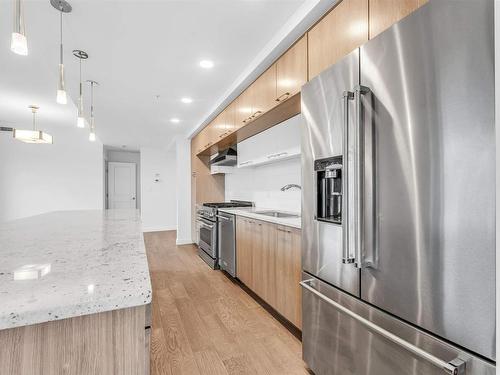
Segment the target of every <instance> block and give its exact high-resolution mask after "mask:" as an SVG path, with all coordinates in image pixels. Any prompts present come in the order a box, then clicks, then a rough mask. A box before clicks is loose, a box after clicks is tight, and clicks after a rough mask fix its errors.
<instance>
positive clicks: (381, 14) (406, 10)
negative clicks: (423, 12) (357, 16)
mask: <svg viewBox="0 0 500 375" xmlns="http://www.w3.org/2000/svg"><path fill="white" fill-rule="evenodd" d="M427 2H428V0H370V39H371V38H374V37H375V36H377V35H378V34H380V33H381V32H382V31H384V30H385V29H387V28H389V27H390V26H392V25H393V24H395V23H396V22H398V21H399V20H400V19H402V18H404V17H406V16H407V15H409V14H410V13H411V12H413V11H414V10H416V9H418V8H419V7H421V6H422V5H424V4H425V3H427Z"/></svg>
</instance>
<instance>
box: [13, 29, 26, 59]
mask: <svg viewBox="0 0 500 375" xmlns="http://www.w3.org/2000/svg"><path fill="white" fill-rule="evenodd" d="M10 50H11V51H12V52H14V53H17V54H18V55H21V56H27V55H28V40H27V39H26V36H25V35H23V34H19V33H16V32H13V33H12V39H11V42H10Z"/></svg>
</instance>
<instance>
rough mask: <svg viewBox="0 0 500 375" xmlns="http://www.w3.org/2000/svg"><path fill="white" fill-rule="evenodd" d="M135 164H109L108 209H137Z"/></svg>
mask: <svg viewBox="0 0 500 375" xmlns="http://www.w3.org/2000/svg"><path fill="white" fill-rule="evenodd" d="M135 179H136V176H135V163H117V162H109V163H108V207H109V208H136V207H137V199H136V190H135V188H136V180H135Z"/></svg>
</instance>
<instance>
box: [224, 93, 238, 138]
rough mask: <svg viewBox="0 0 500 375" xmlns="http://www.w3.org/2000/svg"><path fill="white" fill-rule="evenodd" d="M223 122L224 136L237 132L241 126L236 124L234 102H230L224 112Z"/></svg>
mask: <svg viewBox="0 0 500 375" xmlns="http://www.w3.org/2000/svg"><path fill="white" fill-rule="evenodd" d="M224 112H225V113H224V120H225V122H226V136H227V135H229V134H231V133H233V132H235V131H236V130H238V129H239V128H240V127H241V125H239V124H238V123H237V122H236V101H233V102H231V104H229V105H228V106H227V107H226V109H225V110H224Z"/></svg>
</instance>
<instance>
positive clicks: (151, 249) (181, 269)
mask: <svg viewBox="0 0 500 375" xmlns="http://www.w3.org/2000/svg"><path fill="white" fill-rule="evenodd" d="M144 240H145V244H146V251H147V255H148V262H149V265H150V271H151V281H152V286H153V303H152V314H153V319H152V333H151V375H205V374H206V375H255V374H259V375H261V374H263V375H289V374H290V375H299V374H300V375H302V374H308V372H307V369H306V366H305V364H304V363H303V362H302V358H301V351H302V348H301V343H300V341H299V340H298V339H297V338H296V337H295V336H294V335H292V334H291V333H290V332H289V331H288V330H287V329H286V328H285V327H284V326H282V325H281V323H279V322H278V321H277V320H276V319H275V318H274V317H273V316H272V315H270V314H269V313H268V312H267V311H266V310H265V309H263V308H262V306H260V305H259V304H258V303H257V302H256V301H255V300H254V299H253V298H252V297H251V296H250V295H249V294H247V293H246V292H245V291H244V290H243V289H242V288H241V287H240V286H239V284H237V283H235V282H234V281H232V280H231V279H230V278H229V277H227V276H226V275H224V274H223V273H222V272H220V271H214V270H212V269H210V268H209V267H208V266H207V265H206V264H205V263H204V262H203V261H202V260H201V258H200V257H199V256H198V253H197V249H196V247H195V246H192V245H183V246H176V245H175V240H176V233H175V232H174V231H167V232H153V233H145V234H144Z"/></svg>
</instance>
